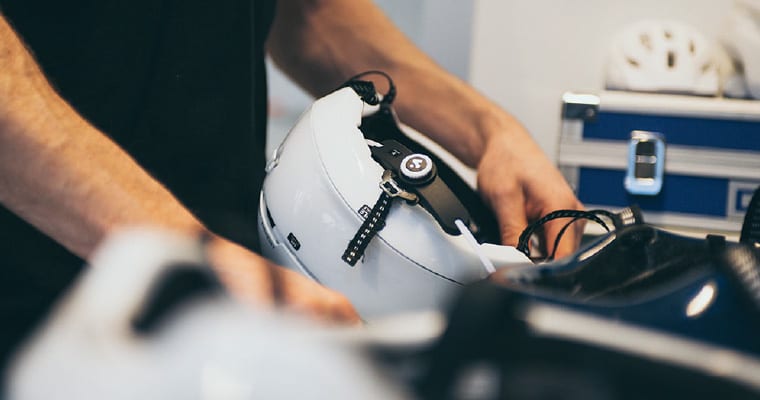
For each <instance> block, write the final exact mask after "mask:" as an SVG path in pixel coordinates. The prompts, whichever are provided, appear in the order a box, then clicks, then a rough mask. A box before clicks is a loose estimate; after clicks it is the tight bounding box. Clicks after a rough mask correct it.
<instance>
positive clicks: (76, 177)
mask: <svg viewBox="0 0 760 400" xmlns="http://www.w3.org/2000/svg"><path fill="white" fill-rule="evenodd" d="M0 203H2V204H3V205H5V206H6V207H7V208H9V209H10V210H11V211H13V212H14V213H16V214H17V215H19V216H20V217H22V218H23V219H25V220H26V221H28V222H29V223H31V224H32V225H34V226H35V227H37V228H38V229H39V230H41V231H42V232H44V233H45V234H47V235H48V236H50V237H52V238H53V239H54V240H56V241H58V242H59V243H61V244H62V245H63V246H65V247H66V248H68V249H69V250H71V251H72V252H73V253H75V254H77V255H79V256H80V257H82V258H84V259H86V258H87V257H88V256H89V255H90V254H91V253H92V251H93V250H94V248H95V246H96V245H97V244H98V243H99V242H100V241H101V240H102V239H103V238H104V237H105V236H107V235H108V234H109V233H110V232H112V231H114V230H116V229H119V228H121V227H124V226H129V225H148V226H157V227H163V228H168V229H171V230H174V231H178V232H182V233H189V234H193V235H197V234H200V233H201V232H204V231H205V228H204V227H203V225H202V224H201V223H200V222H199V221H198V220H197V219H196V218H195V217H194V216H193V215H192V214H191V213H190V212H189V211H188V210H187V209H185V207H183V206H182V205H181V204H180V203H179V201H177V199H176V198H174V196H172V194H171V193H169V191H168V190H166V189H165V188H164V187H163V186H162V185H161V184H160V183H158V182H157V181H155V180H154V179H153V178H152V177H151V176H150V175H148V174H147V173H146V172H145V171H144V170H143V169H142V168H140V167H139V166H138V165H137V164H136V163H135V161H134V160H133V159H132V158H130V157H129V155H127V154H126V153H125V152H124V151H123V150H122V149H121V148H119V147H118V146H117V145H116V144H115V143H113V142H112V141H111V140H110V139H109V138H108V137H106V136H105V135H103V134H102V133H101V132H99V131H98V130H97V129H95V128H94V127H93V126H92V125H90V124H89V123H87V122H86V121H85V120H84V119H82V118H81V117H80V116H79V115H78V114H77V113H76V112H75V111H74V110H73V109H72V108H71V107H70V106H69V105H68V104H67V103H66V102H65V101H64V100H63V99H61V97H60V96H58V94H57V93H56V92H55V90H53V89H52V88H51V86H50V84H49V83H48V82H47V80H46V78H45V76H44V75H43V73H42V72H41V70H40V68H39V67H38V66H37V64H36V63H35V61H34V59H33V57H32V56H31V55H30V54H29V52H28V51H27V50H26V48H25V47H24V45H23V44H22V43H21V41H20V40H19V38H18V37H17V35H16V34H15V32H13V30H12V29H11V28H10V26H9V25H8V24H7V22H6V21H5V20H4V19H3V18H2V16H0ZM209 252H210V259H211V261H212V264H214V267H215V268H216V270H217V271H218V272H219V273H220V275H221V277H222V280H223V281H224V282H225V283H226V284H227V286H228V287H230V288H232V289H233V292H235V293H236V294H237V295H239V296H240V297H243V298H245V299H247V300H251V301H253V302H256V303H265V304H266V303H273V302H276V301H277V302H283V303H285V304H287V305H291V306H293V307H296V308H303V309H306V310H307V311H311V312H315V313H318V314H322V315H326V316H328V317H330V318H336V319H349V320H354V319H355V318H356V316H355V314H354V312H353V309H352V307H351V306H350V305H349V304H348V302H347V301H346V300H345V298H343V297H342V296H340V295H337V294H335V293H333V292H330V291H328V290H327V289H325V288H323V287H321V286H319V285H317V284H314V283H312V282H310V281H307V280H306V279H305V278H302V277H301V276H299V275H297V274H296V273H293V272H291V271H286V270H284V269H282V268H280V267H277V266H275V265H274V264H272V263H270V262H268V261H267V260H265V259H264V258H262V257H260V256H258V255H256V254H253V253H250V252H248V251H247V250H245V249H243V248H242V247H240V246H237V245H235V244H233V243H231V242H229V241H226V240H224V239H222V238H219V237H214V239H213V240H212V242H211V244H210V245H209Z"/></svg>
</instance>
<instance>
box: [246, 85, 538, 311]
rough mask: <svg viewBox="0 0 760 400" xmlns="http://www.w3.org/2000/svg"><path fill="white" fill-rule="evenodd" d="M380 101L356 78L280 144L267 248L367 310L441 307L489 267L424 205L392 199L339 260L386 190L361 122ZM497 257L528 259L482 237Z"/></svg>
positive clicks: (265, 232) (266, 208) (265, 231)
mask: <svg viewBox="0 0 760 400" xmlns="http://www.w3.org/2000/svg"><path fill="white" fill-rule="evenodd" d="M373 110H374V109H373V108H372V106H369V105H368V104H366V103H364V102H363V101H362V100H361V98H360V97H359V96H357V95H356V93H355V92H354V91H353V90H352V89H350V88H343V89H340V90H338V91H336V92H333V93H332V94H330V95H328V96H326V97H323V98H321V99H319V100H317V101H316V102H314V104H313V105H312V106H311V107H310V108H309V109H308V110H307V111H306V112H305V113H304V114H303V115H302V116H301V118H300V120H299V121H298V122H297V123H296V125H295V126H294V127H293V129H292V130H291V131H290V133H289V134H288V136H287V137H286V138H285V140H284V141H283V143H282V144H281V145H280V147H279V148H278V149H277V152H276V155H275V157H274V160H273V162H272V163H271V164H270V165H271V166H272V167H270V168H269V172H268V175H267V177H266V179H265V181H264V186H263V190H262V195H261V203H260V204H261V205H260V210H259V230H260V237H261V241H262V253H263V254H264V255H265V256H267V257H269V258H270V259H272V260H273V261H275V262H277V263H279V264H282V265H284V266H287V267H289V268H292V269H295V270H297V271H300V272H301V273H303V274H305V275H308V276H310V277H311V278H313V279H315V280H316V281H318V282H320V283H322V284H324V285H326V286H328V287H330V288H333V289H335V290H337V291H339V292H342V293H343V294H344V295H346V296H347V297H348V298H349V300H351V301H352V303H353V304H354V306H355V307H356V308H357V310H358V311H359V313H360V315H361V316H362V317H364V318H371V317H374V316H379V315H383V314H388V313H395V312H400V311H416V310H425V309H440V308H441V307H443V306H445V304H446V303H447V300H448V299H449V298H450V296H451V295H452V294H453V293H454V291H455V290H456V289H457V288H459V287H460V286H461V285H462V284H465V283H468V282H472V281H474V280H477V279H481V278H483V277H485V276H486V275H487V272H486V270H485V269H484V267H483V265H482V263H481V262H480V259H479V258H478V254H476V252H475V250H474V249H473V247H472V246H471V245H470V244H469V243H468V242H467V240H466V238H465V237H464V236H463V235H457V236H453V235H449V234H447V233H445V232H444V231H443V229H441V227H440V226H439V225H438V223H437V222H436V221H435V219H434V218H433V217H432V216H431V215H430V214H429V213H428V212H427V211H425V210H424V209H423V208H422V207H421V206H419V205H410V204H407V203H406V202H404V201H402V200H394V201H393V203H392V206H391V209H390V212H389V215H388V217H387V219H386V221H385V227H384V228H383V229H382V230H380V231H379V232H378V234H377V235H376V236H375V237H374V238H373V239H372V241H371V242H370V243H369V246H368V247H367V249H366V252H365V254H364V257H363V258H362V259H361V260H360V261H359V262H358V263H357V264H356V266H354V267H352V266H350V265H349V264H347V263H345V262H344V261H343V260H341V255H342V254H343V252H344V250H345V249H346V247H347V245H348V243H349V242H350V240H351V239H352V238H353V236H354V235H355V234H356V232H357V231H358V230H359V227H360V226H361V224H362V222H363V217H362V215H361V210H362V209H365V210H367V209H371V208H372V206H373V205H374V204H375V202H376V201H377V200H378V198H379V197H380V194H381V189H380V187H379V183H380V180H381V176H382V174H383V169H382V167H381V166H380V165H379V164H378V163H377V162H375V161H374V160H373V159H372V157H371V154H370V149H369V147H368V144H367V141H366V139H365V138H364V135H363V134H362V132H361V130H360V129H359V126H360V125H361V118H362V114H363V113H365V114H366V113H370V112H372V111H373ZM478 247H479V250H478V251H479V252H481V253H483V254H485V255H486V257H487V258H489V259H490V260H491V262H493V263H494V264H496V265H503V264H505V263H515V262H529V260H528V259H527V258H526V257H525V256H524V255H523V254H522V253H520V252H518V251H517V250H515V249H514V248H512V247H507V246H496V245H491V244H480V245H479V246H478Z"/></svg>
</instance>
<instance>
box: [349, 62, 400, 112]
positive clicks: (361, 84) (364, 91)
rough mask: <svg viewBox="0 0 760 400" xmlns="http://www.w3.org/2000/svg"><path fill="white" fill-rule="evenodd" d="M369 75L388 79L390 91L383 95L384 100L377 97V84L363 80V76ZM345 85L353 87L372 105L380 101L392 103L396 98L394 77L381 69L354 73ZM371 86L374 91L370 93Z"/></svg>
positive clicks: (381, 102)
mask: <svg viewBox="0 0 760 400" xmlns="http://www.w3.org/2000/svg"><path fill="white" fill-rule="evenodd" d="M367 75H380V76H382V77H384V78H385V79H386V80H387V81H388V92H387V93H385V94H384V95H383V99H382V100H378V99H377V92H376V91H375V86H374V85H373V84H372V82H367V81H362V80H361V78H363V77H365V76H367ZM368 85H369V86H368ZM345 86H349V87H351V88H353V89H354V91H356V93H357V94H358V95H359V96H361V97H362V100H364V101H365V102H366V103H367V104H371V105H375V104H378V103H380V104H384V105H390V104H391V103H393V100H394V99H395V98H396V85H395V84H394V83H393V79H391V76H390V75H388V74H387V73H385V72H383V71H379V70H370V71H365V72H362V73H360V74H357V75H354V76H352V77H351V78H350V79H349V80H348V81H346V83H345V84H343V87H345ZM370 88H371V91H372V92H371V94H370V93H369V90H370ZM365 96H366V98H365Z"/></svg>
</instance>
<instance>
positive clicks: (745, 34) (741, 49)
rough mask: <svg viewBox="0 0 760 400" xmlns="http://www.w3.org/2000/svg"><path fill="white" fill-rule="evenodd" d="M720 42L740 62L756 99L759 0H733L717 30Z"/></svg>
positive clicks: (759, 83)
mask: <svg viewBox="0 0 760 400" xmlns="http://www.w3.org/2000/svg"><path fill="white" fill-rule="evenodd" d="M721 41H722V42H723V44H724V45H725V46H726V49H727V50H728V51H729V52H730V53H731V55H732V56H733V58H735V59H736V61H737V62H738V63H739V64H740V65H741V70H742V72H743V74H744V83H745V84H746V88H747V91H748V92H749V94H750V95H751V96H752V97H753V98H755V99H760V1H758V0H737V1H736V2H735V6H734V9H733V11H732V13H731V14H730V15H729V16H728V18H727V19H726V21H725V23H724V26H723V29H722V30H721Z"/></svg>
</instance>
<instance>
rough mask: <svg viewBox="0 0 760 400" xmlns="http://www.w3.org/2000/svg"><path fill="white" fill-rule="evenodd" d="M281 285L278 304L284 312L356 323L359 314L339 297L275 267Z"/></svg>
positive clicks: (299, 276)
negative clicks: (286, 310) (289, 311)
mask: <svg viewBox="0 0 760 400" xmlns="http://www.w3.org/2000/svg"><path fill="white" fill-rule="evenodd" d="M275 268H277V275H278V276H279V278H278V280H279V283H280V285H281V289H280V292H281V298H280V299H278V300H279V303H280V304H281V305H282V306H283V307H284V308H286V309H289V310H293V311H295V312H298V313H300V314H305V315H308V316H310V317H314V318H316V319H318V320H321V321H327V322H334V323H339V324H349V325H351V324H358V323H360V322H361V319H360V318H359V314H358V313H357V312H356V310H355V309H354V306H353V305H351V302H349V301H348V299H347V298H346V297H345V296H343V295H342V294H340V293H338V292H335V291H333V290H331V289H328V288H326V287H324V286H322V285H320V284H318V283H316V282H314V281H312V280H310V279H308V278H306V277H304V276H303V275H301V274H299V273H297V272H294V271H291V270H287V269H285V268H282V267H279V266H275Z"/></svg>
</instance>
